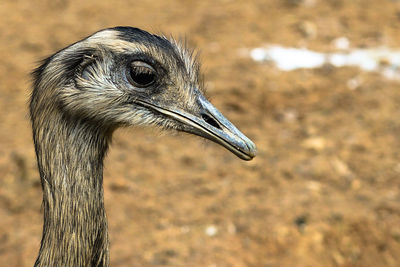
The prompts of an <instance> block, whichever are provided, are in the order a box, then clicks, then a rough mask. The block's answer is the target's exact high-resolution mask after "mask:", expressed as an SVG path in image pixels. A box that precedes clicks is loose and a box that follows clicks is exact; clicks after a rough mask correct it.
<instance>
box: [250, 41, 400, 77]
mask: <svg viewBox="0 0 400 267" xmlns="http://www.w3.org/2000/svg"><path fill="white" fill-rule="evenodd" d="M335 47H336V48H337V49H339V50H341V51H340V52H333V53H322V52H316V51H312V50H309V49H305V48H290V47H283V46H279V45H269V46H266V47H263V48H254V49H252V50H251V51H250V57H251V58H252V59H253V60H254V61H257V62H272V63H274V64H275V65H276V67H277V68H278V69H280V70H283V71H292V70H296V69H312V68H319V67H322V66H323V65H325V64H330V65H332V66H335V67H338V68H340V67H346V66H350V67H359V68H360V69H361V70H363V71H373V72H379V73H381V74H382V75H383V76H385V77H386V78H388V79H391V80H400V50H391V49H389V48H384V47H382V48H370V49H348V47H349V43H348V40H347V39H344V38H338V39H336V41H335ZM343 50H346V51H343Z"/></svg>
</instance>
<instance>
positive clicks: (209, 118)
mask: <svg viewBox="0 0 400 267" xmlns="http://www.w3.org/2000/svg"><path fill="white" fill-rule="evenodd" d="M201 117H202V118H203V120H204V121H205V122H207V123H208V124H210V125H211V126H213V127H215V128H218V129H220V130H221V127H220V126H219V124H218V122H216V120H214V119H213V118H211V117H210V116H208V115H206V114H201Z"/></svg>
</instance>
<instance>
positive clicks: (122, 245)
mask: <svg viewBox="0 0 400 267" xmlns="http://www.w3.org/2000/svg"><path fill="white" fill-rule="evenodd" d="M117 25H130V26H135V27H140V28H143V29H145V30H148V31H151V32H155V33H165V34H167V35H169V34H172V35H174V36H175V37H185V38H186V39H187V41H188V43H189V45H190V46H191V47H193V48H196V49H198V50H199V51H200V52H201V60H202V63H203V68H202V69H203V72H204V74H205V80H206V86H207V91H208V95H209V96H210V97H211V100H212V102H213V103H214V104H215V106H216V107H218V108H219V110H220V111H222V113H224V115H226V116H227V117H228V118H229V119H230V120H231V121H232V122H234V123H235V125H236V126H238V128H240V129H241V130H242V131H243V132H244V133H245V134H246V135H247V136H249V137H250V138H251V139H252V140H253V141H254V142H255V143H256V144H257V146H258V151H259V152H258V156H257V157H256V158H255V159H254V160H253V161H250V162H244V161H241V160H239V159H238V158H236V157H235V156H234V155H232V154H231V153H229V152H228V151H226V150H224V149H223V148H221V147H219V146H217V145H215V144H213V143H211V142H208V141H203V140H201V139H199V138H197V137H192V136H188V135H169V134H167V135H160V134H159V133H157V132H156V133H155V132H154V130H149V129H139V128H138V129H121V130H118V131H117V132H116V133H115V135H114V142H113V145H112V147H111V149H110V152H109V155H108V157H107V159H106V163H105V165H106V168H105V173H104V176H105V177H104V187H105V202H106V209H107V215H108V220H109V228H110V238H111V266H159V265H160V266H207V267H217V266H218V267H219V266H269V267H273V266H400V179H399V178H400V159H399V156H400V139H399V132H400V120H399V118H400V108H399V105H400V104H399V103H400V90H399V85H400V84H399V83H400V79H399V77H400V74H399V73H398V64H399V63H400V60H399V59H398V57H399V55H398V51H397V50H396V48H399V49H400V1H395V0H380V1H378V0H352V1H345V0H281V1H273V0H270V1H261V0H260V1H257V0H254V1H234V0H225V1H222V0H221V1H211V0H203V1H195V0H192V1H191V0H171V1H161V0H153V1H144V0H135V1H128V0H116V1H98V0H86V1H73V0H55V1H50V0H36V1H27V0H25V1H22V0H13V1H10V0H1V1H0V263H1V264H0V265H4V264H5V265H6V266H32V265H33V263H34V261H35V259H36V255H37V252H38V249H39V243H40V238H41V231H42V213H41V197H42V193H41V186H40V182H39V174H38V171H37V168H36V159H35V155H34V150H33V144H32V138H31V130H30V124H29V118H28V109H27V102H28V99H29V94H30V91H31V89H30V86H31V83H30V76H29V73H30V71H31V70H32V69H33V68H34V67H35V66H37V62H38V61H39V60H40V59H43V58H45V57H46V56H48V55H50V54H52V53H54V52H55V51H57V50H59V49H61V48H63V47H65V46H66V45H68V44H70V43H72V42H75V41H77V40H79V39H81V38H83V37H85V36H87V35H89V34H91V33H93V32H94V31H97V30H99V29H102V28H106V27H112V26H117ZM273 48H278V50H279V49H280V50H279V51H278V52H279V53H274V51H275V52H276V50H273ZM292 48H295V49H297V50H294V49H292ZM306 49H307V50H306ZM299 53H300V54H299ZM302 53H303V54H302ZM357 53H358V54H357ZM335 56H336V57H335ZM297 57H298V58H297ZM315 58H318V59H317V60H316V59H315ZM332 58H338V60H339V61H337V60H336V61H335V60H332ZM294 59H295V60H294ZM282 60H283V61H282ZM285 60H286V61H285ZM293 60H294V62H293ZM282 62H283V63H282ZM285 62H286V63H287V64H291V63H292V64H293V63H295V64H300V66H297V67H292V68H284V67H282V66H280V64H285ZM303 62H310V63H313V62H314V63H315V64H311V65H307V64H306V65H307V66H302V65H301V63H303ZM363 64H364V65H363ZM304 67H307V68H304ZM398 75H399V76H398ZM171 151H172V153H171ZM5 265H4V266H5Z"/></svg>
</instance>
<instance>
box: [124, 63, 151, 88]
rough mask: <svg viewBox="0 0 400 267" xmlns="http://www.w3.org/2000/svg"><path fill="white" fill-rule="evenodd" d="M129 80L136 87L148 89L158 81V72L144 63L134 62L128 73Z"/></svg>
mask: <svg viewBox="0 0 400 267" xmlns="http://www.w3.org/2000/svg"><path fill="white" fill-rule="evenodd" d="M128 80H129V81H130V83H131V84H132V85H133V86H135V87H139V88H144V87H148V86H150V85H152V84H153V83H154V82H155V81H156V71H155V70H154V68H153V67H152V66H150V65H149V64H147V63H145V62H143V61H133V62H132V63H131V65H130V69H129V72H128Z"/></svg>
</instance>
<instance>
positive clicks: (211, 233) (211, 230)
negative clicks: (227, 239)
mask: <svg viewBox="0 0 400 267" xmlns="http://www.w3.org/2000/svg"><path fill="white" fill-rule="evenodd" d="M205 232H206V235H208V236H215V235H216V234H217V233H218V229H217V227H216V226H215V225H209V226H207V228H206V231H205Z"/></svg>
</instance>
